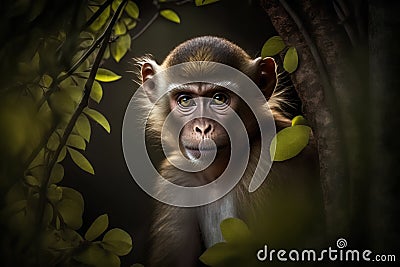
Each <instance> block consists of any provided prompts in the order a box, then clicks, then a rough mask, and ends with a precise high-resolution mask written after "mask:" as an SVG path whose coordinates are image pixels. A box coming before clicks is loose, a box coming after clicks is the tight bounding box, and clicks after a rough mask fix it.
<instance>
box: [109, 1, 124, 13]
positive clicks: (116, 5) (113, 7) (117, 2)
mask: <svg viewBox="0 0 400 267" xmlns="http://www.w3.org/2000/svg"><path fill="white" fill-rule="evenodd" d="M121 3H122V0H114V1H113V2H112V4H111V8H112V10H113V11H116V10H117V8H118V6H119V5H120V4H121Z"/></svg>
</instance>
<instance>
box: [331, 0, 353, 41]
mask: <svg viewBox="0 0 400 267" xmlns="http://www.w3.org/2000/svg"><path fill="white" fill-rule="evenodd" d="M333 8H334V9H335V11H336V14H337V16H338V18H339V20H340V23H341V24H342V25H343V27H344V29H345V31H346V33H347V36H348V37H349V39H350V42H351V44H352V45H353V47H355V46H356V45H357V34H356V33H355V32H354V29H353V27H352V26H351V25H350V23H349V16H350V11H349V9H348V7H347V6H346V3H344V2H343V1H342V0H334V1H333Z"/></svg>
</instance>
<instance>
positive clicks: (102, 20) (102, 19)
mask: <svg viewBox="0 0 400 267" xmlns="http://www.w3.org/2000/svg"><path fill="white" fill-rule="evenodd" d="M109 17H110V6H108V7H106V9H104V11H103V12H102V13H101V14H100V16H99V17H98V18H96V20H95V21H93V23H92V24H91V25H90V28H91V29H92V30H93V31H94V32H97V31H99V30H100V29H101V28H103V26H104V24H106V22H107V20H108V18H109Z"/></svg>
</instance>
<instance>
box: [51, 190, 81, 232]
mask: <svg viewBox="0 0 400 267" xmlns="http://www.w3.org/2000/svg"><path fill="white" fill-rule="evenodd" d="M60 188H61V189H62V199H61V200H60V201H59V202H58V203H57V204H56V208H57V210H58V212H59V213H60V215H61V217H62V219H63V220H64V223H66V224H67V226H68V227H70V228H71V229H74V230H77V229H79V228H80V227H81V226H82V214H83V208H84V201H83V197H82V195H81V193H79V192H78V191H76V190H75V189H72V188H69V187H60Z"/></svg>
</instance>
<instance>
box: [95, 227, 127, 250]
mask: <svg viewBox="0 0 400 267" xmlns="http://www.w3.org/2000/svg"><path fill="white" fill-rule="evenodd" d="M102 246H103V248H105V249H106V250H108V251H110V252H112V253H115V254H116V255H118V256H124V255H126V254H128V253H129V252H130V251H131V249H132V238H131V236H130V235H129V234H128V233H127V232H125V231H124V230H122V229H119V228H114V229H111V230H110V231H108V232H107V233H106V234H105V235H104V237H103V241H102Z"/></svg>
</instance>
